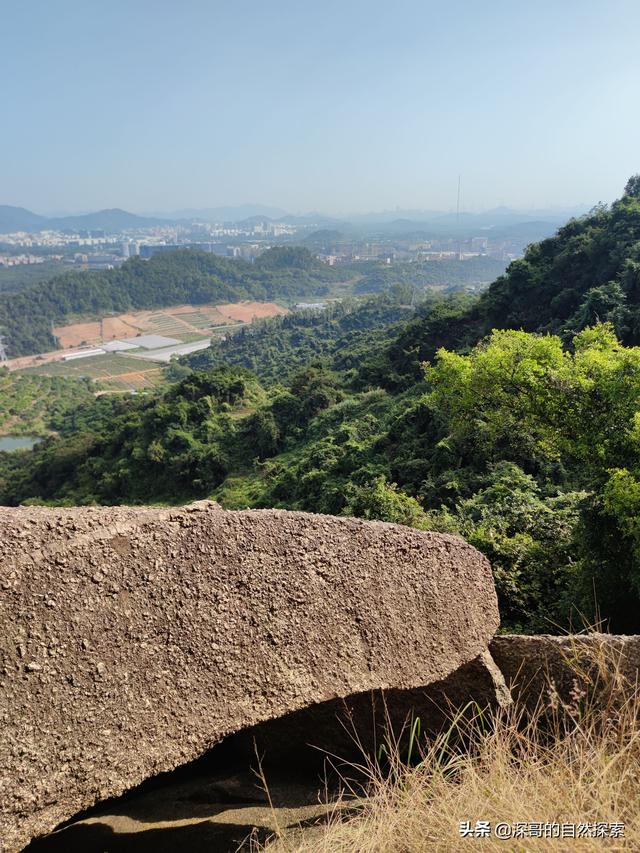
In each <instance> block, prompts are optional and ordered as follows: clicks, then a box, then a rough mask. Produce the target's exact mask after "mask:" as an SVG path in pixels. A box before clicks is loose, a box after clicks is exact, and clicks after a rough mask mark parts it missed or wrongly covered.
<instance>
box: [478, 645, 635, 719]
mask: <svg viewBox="0 0 640 853" xmlns="http://www.w3.org/2000/svg"><path fill="white" fill-rule="evenodd" d="M490 649H491V654H492V656H493V657H494V659H495V661H496V663H497V665H498V666H499V668H500V670H501V671H502V673H503V675H504V677H505V680H506V682H507V685H508V686H509V688H510V690H511V693H512V695H513V698H514V700H516V701H517V702H519V703H520V704H522V705H523V706H525V707H528V708H529V709H532V708H535V707H536V706H538V707H539V708H540V709H541V710H544V709H545V708H553V707H555V706H557V705H558V704H560V705H562V706H564V707H565V708H572V707H576V710H578V709H579V706H580V704H581V703H582V704H584V702H585V701H587V702H589V703H592V704H593V703H596V702H608V701H610V700H612V699H613V700H614V701H624V700H625V698H626V697H628V696H630V695H631V694H632V693H633V692H635V691H636V690H637V688H638V677H639V667H640V636H637V635H635V636H628V637H627V636H622V635H611V634H597V633H592V634H572V635H569V636H562V637H556V636H552V635H549V634H539V635H536V636H520V635H518V634H507V635H503V636H500V637H495V638H494V639H493V640H492V642H491V645H490Z"/></svg>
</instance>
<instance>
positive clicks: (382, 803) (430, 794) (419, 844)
mask: <svg viewBox="0 0 640 853" xmlns="http://www.w3.org/2000/svg"><path fill="white" fill-rule="evenodd" d="M618 664H619V662H616V661H615V660H614V661H612V660H611V659H609V660H605V659H604V657H603V659H602V660H600V661H598V662H597V666H596V668H595V671H594V669H593V668H590V669H589V670H587V669H585V668H584V667H582V665H581V662H580V659H579V657H578V656H576V657H575V658H572V660H571V665H572V667H573V668H574V670H573V671H574V672H575V674H576V679H575V682H574V684H575V689H574V690H573V691H572V696H571V698H570V700H569V701H568V702H567V701H565V702H564V703H563V702H562V701H560V700H559V698H558V695H557V693H556V692H555V690H554V688H553V685H552V684H550V686H549V690H548V692H547V695H546V696H544V697H541V701H540V702H539V703H538V704H537V707H536V708H535V709H533V711H532V710H531V709H529V710H527V709H525V708H524V707H518V706H517V705H516V706H514V707H512V708H511V709H510V710H509V711H508V712H501V713H498V714H497V715H496V716H494V717H492V718H491V719H488V718H487V717H486V716H484V715H483V714H481V713H480V712H477V713H475V714H473V715H469V713H468V710H469V709H466V713H460V714H459V715H458V716H457V717H456V718H455V719H454V720H453V721H452V724H451V728H450V729H449V731H447V732H445V733H444V734H442V735H441V736H440V737H439V738H438V739H437V740H436V741H435V742H432V743H431V744H430V745H424V746H423V748H422V749H423V752H422V754H421V755H420V756H417V757H418V758H419V759H420V760H419V761H416V760H414V761H413V762H409V763H407V761H406V738H405V741H404V743H405V758H404V760H401V758H400V754H401V750H400V748H399V747H398V745H397V743H396V744H393V745H391V748H390V749H389V750H388V756H387V759H388V760H387V762H386V766H385V767H384V768H381V767H380V766H379V764H378V763H377V762H376V761H371V760H368V761H366V762H365V764H364V765H363V768H362V769H363V770H364V771H365V772H366V786H365V787H366V790H365V796H364V797H357V798H356V795H357V794H358V793H360V792H358V791H357V790H355V789H354V788H353V786H351V788H350V786H349V785H348V784H346V783H345V794H344V796H343V797H342V798H341V800H340V801H339V802H338V803H336V804H335V807H334V810H333V815H332V817H331V819H330V820H329V823H328V824H327V825H326V826H323V827H318V828H315V829H314V830H313V831H312V832H308V831H305V832H300V833H298V834H295V833H294V834H291V832H290V831H289V832H287V833H281V834H279V837H278V835H277V836H276V837H274V838H273V839H272V840H271V842H270V843H269V844H268V845H267V848H266V849H267V850H268V853H294V851H295V853H418V851H430V850H436V851H451V853H454V851H455V853H458V851H460V850H463V849H469V850H483V851H487V850H488V851H493V850H496V851H497V850H500V851H556V852H557V851H599V850H603V849H606V850H628V851H638V850H640V727H639V723H638V720H639V712H640V697H639V695H638V690H637V685H630V684H628V683H623V682H624V679H623V677H622V674H621V671H620V667H619V665H618ZM470 716H471V719H470ZM414 751H415V748H414ZM354 803H355V809H354V808H353V805H354ZM345 805H350V806H352V808H351V809H350V810H349V811H348V812H345V810H344V806H345ZM345 814H347V815H348V816H347V817H344V815H345ZM477 820H484V821H490V823H491V826H492V827H495V825H496V824H498V823H503V824H504V823H506V824H514V825H515V824H517V823H522V822H526V823H529V822H538V823H543V824H544V823H546V822H547V823H551V824H563V823H565V824H581V823H582V824H584V823H591V824H595V823H598V822H606V823H608V824H611V823H619V822H623V823H624V824H625V828H624V836H625V837H624V838H597V837H584V838H576V839H567V838H564V839H563V838H534V837H525V838H521V839H514V838H512V839H511V840H502V839H499V838H496V837H495V835H493V832H492V837H489V838H477V837H472V838H463V837H461V834H460V824H461V822H463V821H470V822H471V826H472V827H475V822H476V821H477ZM263 849H264V848H263Z"/></svg>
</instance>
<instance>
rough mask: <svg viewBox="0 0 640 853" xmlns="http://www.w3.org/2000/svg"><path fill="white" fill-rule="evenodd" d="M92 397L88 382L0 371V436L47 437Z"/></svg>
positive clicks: (91, 400) (90, 401) (4, 369)
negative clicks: (72, 411)
mask: <svg viewBox="0 0 640 853" xmlns="http://www.w3.org/2000/svg"><path fill="white" fill-rule="evenodd" d="M93 399H94V395H93V392H92V390H91V386H90V383H89V382H86V381H78V380H74V379H61V378H49V377H45V376H26V375H25V374H23V373H9V371H8V370H7V369H6V368H3V369H0V435H8V434H12V435H43V436H44V435H48V434H49V433H50V432H51V431H54V430H57V429H59V428H60V425H61V423H62V420H63V418H64V416H65V415H66V414H67V413H68V412H70V411H71V410H75V409H77V407H78V406H80V405H85V406H86V405H89V404H90V403H92V402H93Z"/></svg>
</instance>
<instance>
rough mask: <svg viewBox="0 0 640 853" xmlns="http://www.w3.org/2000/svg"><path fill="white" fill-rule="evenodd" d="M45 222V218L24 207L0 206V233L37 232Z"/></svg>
mask: <svg viewBox="0 0 640 853" xmlns="http://www.w3.org/2000/svg"><path fill="white" fill-rule="evenodd" d="M46 222H47V218H46V217H45V216H38V214H37V213H32V212H31V211H30V210H26V209H25V208H24V207H11V205H8V204H2V205H0V233H4V234H6V233H8V232H11V231H38V230H39V229H40V228H44V227H45V225H44V223H46Z"/></svg>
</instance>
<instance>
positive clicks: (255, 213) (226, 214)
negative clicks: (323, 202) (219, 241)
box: [149, 204, 287, 222]
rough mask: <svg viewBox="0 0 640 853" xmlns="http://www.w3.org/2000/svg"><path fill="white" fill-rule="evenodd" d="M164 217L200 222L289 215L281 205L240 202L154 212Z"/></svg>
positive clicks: (239, 220)
mask: <svg viewBox="0 0 640 853" xmlns="http://www.w3.org/2000/svg"><path fill="white" fill-rule="evenodd" d="M149 215H152V216H159V217H161V218H163V219H172V220H176V219H191V220H192V219H195V220H196V221H200V222H242V221H243V220H245V219H252V218H254V217H257V218H259V219H280V218H281V217H283V216H286V215H287V211H286V210H283V209H282V208H281V207H269V206H268V205H265V204H239V205H236V206H235V207H229V206H227V207H203V208H184V209H183V210H174V211H171V212H170V213H154V214H149Z"/></svg>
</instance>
